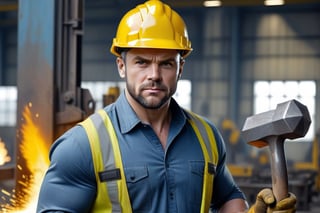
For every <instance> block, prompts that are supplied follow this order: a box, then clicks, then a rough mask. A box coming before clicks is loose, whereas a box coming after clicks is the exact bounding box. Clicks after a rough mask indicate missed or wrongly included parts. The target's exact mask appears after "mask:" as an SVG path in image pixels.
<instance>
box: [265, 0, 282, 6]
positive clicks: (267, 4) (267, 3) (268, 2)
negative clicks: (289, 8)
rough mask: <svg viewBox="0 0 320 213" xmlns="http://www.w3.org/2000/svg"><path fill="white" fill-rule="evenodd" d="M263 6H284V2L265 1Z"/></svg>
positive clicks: (277, 0)
mask: <svg viewBox="0 0 320 213" xmlns="http://www.w3.org/2000/svg"><path fill="white" fill-rule="evenodd" d="M264 5H266V6H275V5H284V0H265V1H264Z"/></svg>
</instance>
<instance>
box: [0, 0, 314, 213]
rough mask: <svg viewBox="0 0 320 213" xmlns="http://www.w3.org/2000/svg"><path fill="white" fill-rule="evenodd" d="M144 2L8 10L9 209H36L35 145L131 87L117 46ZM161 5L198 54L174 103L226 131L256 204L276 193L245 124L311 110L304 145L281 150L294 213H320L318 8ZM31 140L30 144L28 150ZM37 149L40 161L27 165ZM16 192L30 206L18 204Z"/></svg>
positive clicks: (0, 69) (295, 4)
mask: <svg viewBox="0 0 320 213" xmlns="http://www.w3.org/2000/svg"><path fill="white" fill-rule="evenodd" d="M143 2H144V1H143V0H83V1H81V0H20V1H16V0H0V188H1V189H4V190H2V193H3V191H5V193H3V195H0V196H1V198H2V201H1V202H3V203H4V204H2V208H6V209H10V208H14V207H17V206H19V205H20V206H25V205H26V203H27V202H28V201H26V200H28V199H27V197H28V196H30V195H28V193H27V192H26V191H27V190H25V188H28V187H30V184H31V183H32V180H33V177H34V173H33V170H32V169H31V168H30V166H29V167H28V164H29V162H30V161H29V160H28V159H29V157H30V155H33V156H34V155H37V156H38V155H39V154H37V151H39V150H37V148H35V147H38V146H42V145H39V144H40V143H41V142H42V141H45V143H44V144H45V145H44V146H45V147H48V146H49V145H50V144H51V143H52V142H53V141H54V139H55V138H56V137H58V136H59V135H60V134H61V133H62V132H64V131H65V130H67V129H68V128H70V127H71V126H73V125H74V124H76V123H77V122H79V121H81V120H82V119H84V118H85V117H86V116H88V115H89V114H91V113H92V112H93V111H94V110H95V109H97V108H101V107H103V106H105V105H106V104H108V103H110V102H112V101H113V100H114V98H116V96H117V93H118V91H119V90H121V89H122V88H123V83H122V82H121V80H120V78H119V77H118V73H117V70H116V65H115V57H114V56H113V55H111V53H110V52H109V48H110V46H111V43H112V39H113V37H114V36H115V32H116V29H117V25H118V22H119V21H120V19H121V17H122V16H123V15H124V14H125V13H126V12H127V11H128V10H129V9H131V8H133V7H134V6H135V5H136V4H138V3H143ZM164 2H166V3H168V4H169V5H171V6H172V8H174V9H175V10H176V11H177V12H179V14H180V15H181V16H182V17H183V18H184V20H185V22H186V24H187V27H188V32H189V37H190V40H191V42H192V47H193V52H192V53H191V55H190V56H189V57H188V58H187V60H186V65H185V70H184V73H183V76H182V80H181V82H180V83H181V86H182V87H181V89H180V90H178V92H177V94H176V98H177V99H178V100H179V101H180V103H181V104H182V105H184V106H185V107H187V108H190V109H192V110H193V111H194V112H197V113H199V114H201V115H204V116H207V117H208V118H209V119H210V120H211V121H213V122H214V123H215V124H216V125H217V127H218V128H219V129H220V130H221V133H222V135H223V136H224V139H225V142H226V146H227V149H228V165H229V168H230V170H231V172H232V173H233V175H234V177H235V179H236V181H237V182H238V183H239V185H240V187H241V188H242V189H243V190H244V191H245V193H246V195H247V197H248V199H249V201H250V202H254V199H255V195H256V193H257V192H258V191H259V190H260V189H261V188H263V187H267V186H269V185H270V168H269V160H268V152H267V151H268V150H267V149H264V148H263V149H257V148H254V147H251V146H249V145H248V144H247V143H246V142H245V141H243V140H242V138H241V128H242V126H243V123H244V121H245V119H246V118H247V117H248V116H250V115H252V114H255V113H259V112H262V111H264V110H270V109H273V108H275V107H276V103H280V102H281V101H285V100H288V99H293V98H294V99H298V100H299V101H301V102H302V103H303V104H305V105H306V106H308V109H309V112H310V115H311V119H312V123H311V126H310V129H309V132H308V134H307V136H306V137H305V138H302V139H299V140H297V141H293V142H290V143H286V145H285V151H286V157H287V163H288V171H289V172H288V174H289V188H290V191H292V192H294V193H295V194H296V195H297V197H298V199H299V202H298V212H318V211H319V209H318V210H314V209H316V208H318V206H317V205H319V198H318V197H319V196H320V195H319V192H320V177H319V176H320V174H319V159H320V158H319V148H318V139H319V137H320V136H319V135H320V132H319V129H320V122H319V121H320V113H319V112H320V2H319V1H318V0H313V1H312V0H300V1H299V0H288V1H284V2H283V3H284V4H283V5H274V6H266V5H265V3H266V2H271V1H263V0H243V1H242V0H222V1H221V2H220V1H215V3H219V4H220V6H219V5H218V6H216V7H205V6H204V4H203V1H200V0H185V1H183V0H167V1H164ZM32 124H34V126H33V129H32V128H30V125H32ZM30 129H31V130H30ZM30 134H34V136H33V137H31V139H29V141H31V142H29V143H32V144H33V146H32V145H30V144H29V145H28V140H26V139H27V138H28V136H29V138H30ZM26 135H27V136H26ZM39 135H40V137H41V140H38V139H37V137H38V136H39ZM26 141H27V142H26ZM38 141H40V142H38ZM37 144H38V145H37ZM26 146H27V147H29V149H28V148H26ZM23 147H24V148H23ZM30 147H33V148H30ZM30 149H31V150H33V149H34V150H36V151H35V152H34V153H33V154H30V153H29V157H28V154H26V152H28V151H29V152H30ZM38 149H39V148H38ZM41 154H43V153H41ZM24 168H26V169H24ZM26 177H27V178H26ZM21 182H27V183H28V184H29V185H26V184H21ZM12 189H15V190H16V191H21V192H19V193H20V194H19V195H20V197H22V200H21V198H20V200H19V199H18V202H15V204H14V205H13V204H12V203H10V202H9V201H10V198H11V196H12V193H11V190H12ZM19 189H20V190H19ZM18 197H19V196H18ZM23 199H24V200H23ZM9 203H10V204H9ZM8 204H9V206H11V207H8ZM12 205H13V206H14V207H12ZM4 206H5V207H4Z"/></svg>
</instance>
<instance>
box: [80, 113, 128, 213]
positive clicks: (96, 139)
mask: <svg viewBox="0 0 320 213" xmlns="http://www.w3.org/2000/svg"><path fill="white" fill-rule="evenodd" d="M80 125H81V126H83V127H84V129H85V131H86V133H87V135H88V138H89V143H90V148H91V153H92V160H93V165H94V170H95V173H96V182H97V197H96V201H95V204H94V207H93V212H95V213H102V212H103V213H109V212H110V213H111V212H112V213H118V212H119V213H120V212H122V213H132V208H131V204H130V198H129V193H128V190H127V185H126V179H125V178H121V177H125V175H124V170H123V165H122V160H121V153H120V149H119V145H118V140H117V136H116V133H115V130H114V128H113V125H112V123H111V120H110V118H109V116H108V114H107V113H106V112H105V111H104V110H103V109H101V110H99V111H98V112H97V113H95V114H93V115H91V116H90V117H89V118H88V119H86V120H84V121H83V122H81V123H80ZM101 138H103V139H102V140H100V139H101Z"/></svg>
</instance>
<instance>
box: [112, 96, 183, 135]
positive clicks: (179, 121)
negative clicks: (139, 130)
mask: <svg viewBox="0 0 320 213" xmlns="http://www.w3.org/2000/svg"><path fill="white" fill-rule="evenodd" d="M115 108H116V111H117V114H118V115H125V116H118V119H119V124H120V131H121V133H122V134H125V133H128V132H129V131H130V130H132V129H133V128H134V127H135V126H136V125H138V124H140V123H141V120H140V119H139V118H138V116H137V114H136V113H135V112H134V110H133V109H132V107H131V106H130V104H129V102H128V100H127V98H126V96H125V92H124V91H123V92H122V93H121V94H120V96H119V98H118V99H117V101H116V102H115ZM170 110H171V112H172V119H171V126H177V125H178V126H183V125H184V124H185V123H186V119H187V115H186V114H185V112H184V110H183V109H182V108H181V107H180V106H179V105H178V103H177V102H176V101H175V100H174V99H173V98H172V99H171V103H170Z"/></svg>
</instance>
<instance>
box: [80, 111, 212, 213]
mask: <svg viewBox="0 0 320 213" xmlns="http://www.w3.org/2000/svg"><path fill="white" fill-rule="evenodd" d="M186 112H187V113H188V114H189V116H190V119H188V122H189V123H190V125H191V126H192V128H193V130H194V131H195V134H196V136H197V138H198V140H199V142H200V145H201V149H202V152H203V156H204V159H205V171H204V179H203V189H202V204H201V213H208V212H209V208H210V203H211V198H212V189H213V179H214V175H215V169H216V165H217V163H218V150H217V145H216V141H215V137H214V133H213V131H212V129H211V127H210V126H209V124H208V123H207V122H206V121H205V120H204V119H203V118H201V117H200V116H198V115H196V114H195V113H193V112H190V111H186ZM80 125H82V126H83V127H84V129H85V130H86V133H87V135H88V138H89V143H90V148H91V152H92V159H93V165H94V170H95V173H96V180H97V197H96V201H95V203H94V207H93V211H92V212H94V213H132V208H131V203H130V198H129V193H128V189H127V184H126V178H125V174H124V169H123V165H122V159H121V152H120V148H119V144H118V140H117V136H116V133H115V130H114V128H113V125H112V123H111V120H110V118H109V116H108V114H107V113H106V112H105V111H104V110H103V109H102V110H99V111H98V113H95V114H93V115H91V116H90V117H89V119H86V120H84V121H83V122H81V123H80Z"/></svg>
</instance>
